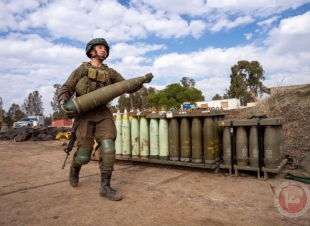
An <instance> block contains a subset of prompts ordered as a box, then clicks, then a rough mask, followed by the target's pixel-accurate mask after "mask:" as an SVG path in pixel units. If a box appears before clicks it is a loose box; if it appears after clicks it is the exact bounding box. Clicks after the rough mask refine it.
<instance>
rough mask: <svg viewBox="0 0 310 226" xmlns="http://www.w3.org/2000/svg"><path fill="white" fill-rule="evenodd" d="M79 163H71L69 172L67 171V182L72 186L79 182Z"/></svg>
mask: <svg viewBox="0 0 310 226" xmlns="http://www.w3.org/2000/svg"><path fill="white" fill-rule="evenodd" d="M81 167H82V166H81V165H77V164H75V163H72V164H71V167H70V173H69V182H70V185H71V186H72V187H76V186H78V184H79V174H80V170H81Z"/></svg>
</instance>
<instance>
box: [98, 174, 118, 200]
mask: <svg viewBox="0 0 310 226" xmlns="http://www.w3.org/2000/svg"><path fill="white" fill-rule="evenodd" d="M110 180H111V175H106V174H101V188H100V196H101V197H105V198H108V199H110V200H111V201H120V200H122V199H123V197H122V195H121V194H119V193H118V192H117V191H115V190H114V189H113V188H111V187H110Z"/></svg>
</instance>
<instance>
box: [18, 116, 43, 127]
mask: <svg viewBox="0 0 310 226" xmlns="http://www.w3.org/2000/svg"><path fill="white" fill-rule="evenodd" d="M23 126H30V127H34V126H44V116H28V117H27V118H22V119H20V120H19V121H17V122H14V123H13V129H16V128H20V127H23Z"/></svg>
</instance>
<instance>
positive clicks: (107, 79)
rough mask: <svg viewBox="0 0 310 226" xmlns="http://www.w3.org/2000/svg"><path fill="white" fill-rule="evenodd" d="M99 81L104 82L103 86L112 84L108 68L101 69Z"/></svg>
mask: <svg viewBox="0 0 310 226" xmlns="http://www.w3.org/2000/svg"><path fill="white" fill-rule="evenodd" d="M97 81H98V82H100V83H102V84H103V86H106V85H110V83H111V82H110V77H109V73H108V72H107V71H106V70H99V71H98V76H97Z"/></svg>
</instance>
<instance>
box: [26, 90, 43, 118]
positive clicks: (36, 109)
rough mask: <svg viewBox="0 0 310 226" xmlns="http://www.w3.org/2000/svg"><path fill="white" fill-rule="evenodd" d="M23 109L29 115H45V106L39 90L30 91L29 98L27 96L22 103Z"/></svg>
mask: <svg viewBox="0 0 310 226" xmlns="http://www.w3.org/2000/svg"><path fill="white" fill-rule="evenodd" d="M22 110H23V112H24V113H25V114H26V115H28V116H30V115H43V111H44V108H43V102H42V96H41V95H40V94H39V92H38V91H37V90H35V91H33V92H32V93H29V95H28V98H26V99H25V100H24V103H23V104H22Z"/></svg>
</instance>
